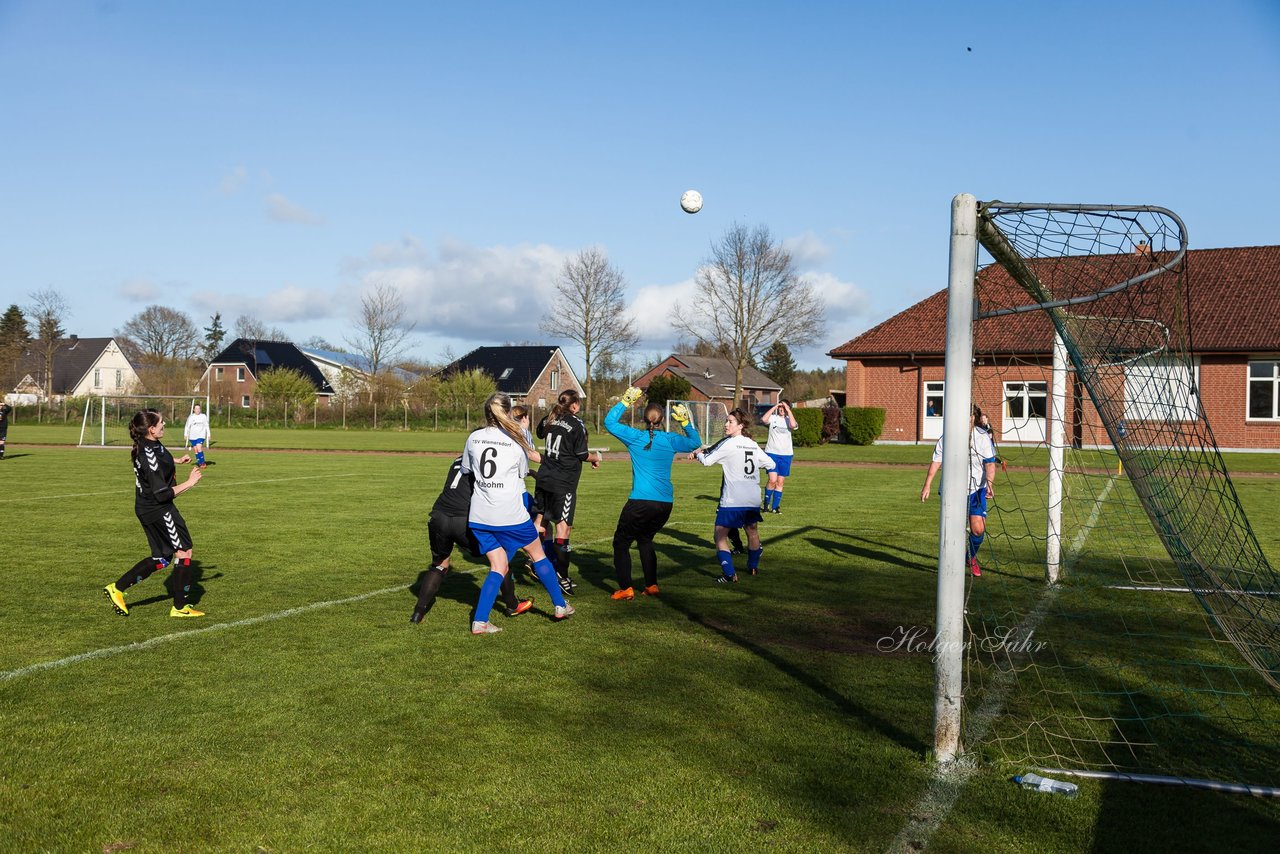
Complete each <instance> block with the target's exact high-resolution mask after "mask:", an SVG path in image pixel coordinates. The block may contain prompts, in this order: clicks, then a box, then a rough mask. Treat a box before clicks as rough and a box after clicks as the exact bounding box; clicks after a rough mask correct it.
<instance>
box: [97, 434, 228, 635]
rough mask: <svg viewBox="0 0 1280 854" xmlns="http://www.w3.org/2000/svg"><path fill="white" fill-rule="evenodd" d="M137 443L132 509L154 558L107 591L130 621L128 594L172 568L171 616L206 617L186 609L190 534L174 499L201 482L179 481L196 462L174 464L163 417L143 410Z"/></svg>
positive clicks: (194, 478)
mask: <svg viewBox="0 0 1280 854" xmlns="http://www.w3.org/2000/svg"><path fill="white" fill-rule="evenodd" d="M129 436H130V437H131V438H132V439H133V485H134V490H135V491H134V501H133V510H134V512H135V513H136V514H137V515H138V521H139V522H141V523H142V530H143V531H145V532H146V534H147V542H148V543H150V544H151V556H150V557H148V558H144V559H143V560H140V561H138V563H137V564H135V565H134V567H133V569H131V570H129V571H128V572H126V573H125V574H124V575H122V576H120V579H119V580H118V581H115V582H113V583H111V584H108V585H107V586H106V587H105V588H103V589H104V590H105V591H106V594H107V598H108V599H109V600H111V605H112V607H114V608H115V609H116V613H118V614H119V615H120V616H122V617H127V616H129V606H128V605H126V604H125V602H124V591H126V590H128V589H129V588H130V587H132V586H133V585H135V584H137V583H138V582H139V581H142V580H143V579H144V578H147V577H148V576H150V575H151V573H153V572H155V571H157V570H160V569H164V568H165V567H167V566H169V565H170V564H172V565H173V607H172V608H170V609H169V616H170V617H203V616H204V612H203V611H197V610H196V609H195V608H192V607H191V606H190V605H188V604H187V588H188V587H190V585H191V547H192V543H191V534H190V533H189V532H188V531H187V523H186V522H185V521H183V519H182V515H181V514H180V513H178V508H177V507H175V506H174V503H173V499H175V498H177V497H178V496H179V495H181V494H182V493H184V492H186V491H187V490H188V489H190V488H191V487H193V486H195V485H196V484H197V483H199V482H200V477H201V474H202V473H201V471H200V469H199V468H192V469H191V474H189V475H187V479H186V480H185V481H183V482H182V483H178V482H177V480H176V479H175V478H174V472H175V471H176V469H177V467H178V466H180V465H185V464H186V463H189V462H191V457H190V456H186V455H184V456H183V457H182V458H181V459H178V460H174V458H173V455H172V454H170V453H169V449H168V448H166V447H165V446H164V445H163V444H161V443H160V440H161V439H162V438H164V416H163V415H161V414H160V413H159V412H157V411H155V410H154V409H144V410H142V411H140V412H139V413H138V414H137V415H135V416H133V420H132V421H130V422H129Z"/></svg>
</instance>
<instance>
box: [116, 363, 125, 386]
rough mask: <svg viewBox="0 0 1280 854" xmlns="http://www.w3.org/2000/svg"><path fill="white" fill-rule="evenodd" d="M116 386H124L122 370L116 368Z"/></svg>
mask: <svg viewBox="0 0 1280 854" xmlns="http://www.w3.org/2000/svg"><path fill="white" fill-rule="evenodd" d="M116 388H124V371H122V370H120V369H118V368H117V369H116Z"/></svg>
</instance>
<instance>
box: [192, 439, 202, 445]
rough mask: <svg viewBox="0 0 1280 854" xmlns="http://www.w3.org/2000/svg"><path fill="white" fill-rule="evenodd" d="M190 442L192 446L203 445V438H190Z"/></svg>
mask: <svg viewBox="0 0 1280 854" xmlns="http://www.w3.org/2000/svg"><path fill="white" fill-rule="evenodd" d="M191 444H192V446H196V445H203V444H204V439H192V440H191Z"/></svg>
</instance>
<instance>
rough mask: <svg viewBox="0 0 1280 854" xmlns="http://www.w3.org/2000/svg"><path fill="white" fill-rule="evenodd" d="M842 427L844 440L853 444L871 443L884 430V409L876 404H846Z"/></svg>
mask: <svg viewBox="0 0 1280 854" xmlns="http://www.w3.org/2000/svg"><path fill="white" fill-rule="evenodd" d="M840 426H841V427H843V428H844V440H845V441H846V442H849V443H850V444H853V445H871V444H874V443H875V441H876V439H879V438H880V433H881V432H883V431H884V410H883V409H880V408H879V407H875V406H846V407H845V408H844V413H843V417H842V418H841V425H840Z"/></svg>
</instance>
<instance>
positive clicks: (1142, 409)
mask: <svg viewBox="0 0 1280 854" xmlns="http://www.w3.org/2000/svg"><path fill="white" fill-rule="evenodd" d="M1199 388H1200V360H1199V359H1192V361H1191V368H1190V370H1188V369H1187V366H1186V365H1185V364H1184V363H1182V362H1181V361H1179V362H1172V361H1170V360H1168V359H1139V360H1137V361H1135V362H1130V363H1129V364H1127V365H1125V368H1124V417H1125V419H1126V420H1127V421H1156V422H1161V421H1163V422H1186V421H1196V420H1198V419H1199V417H1200V407H1199V402H1198V401H1197V393H1198V389H1199ZM1161 391H1164V392H1171V393H1172V394H1173V395H1175V399H1173V400H1169V399H1158V400H1157V399H1154V396H1155V394H1158V393H1159V392H1161ZM1163 397H1164V396H1162V398H1163Z"/></svg>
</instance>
